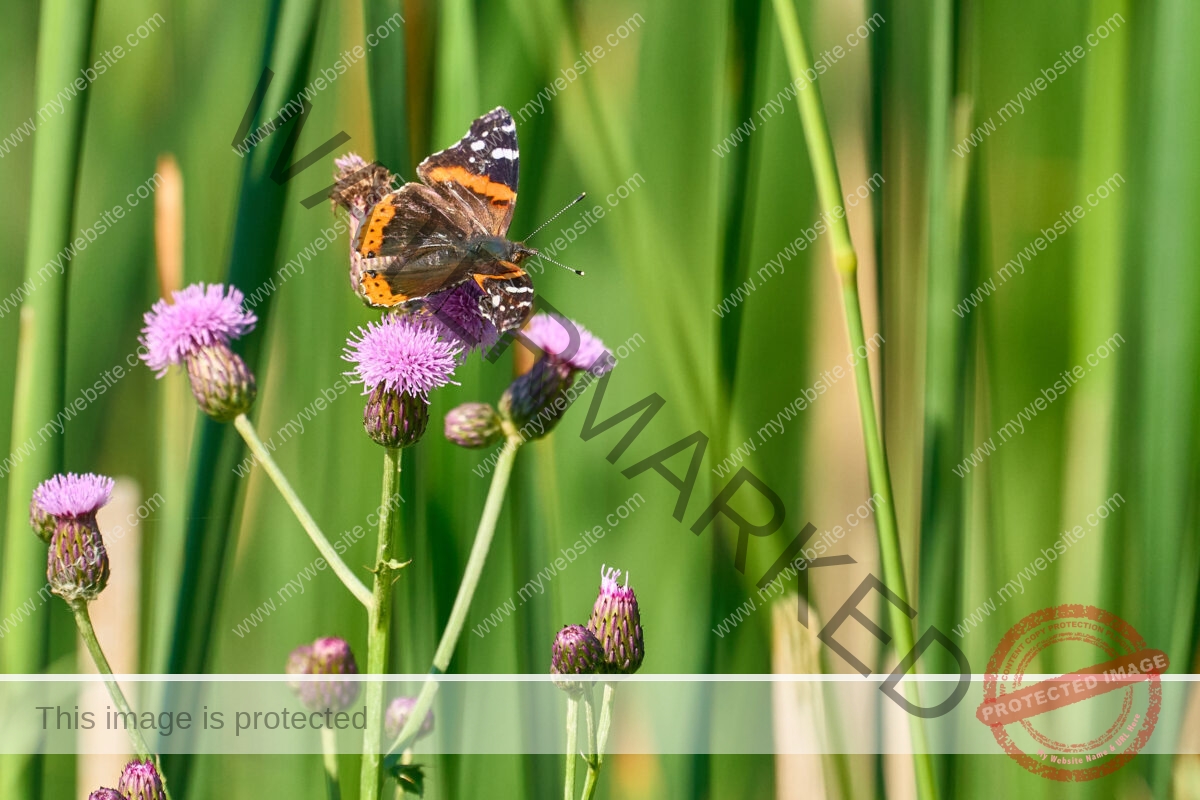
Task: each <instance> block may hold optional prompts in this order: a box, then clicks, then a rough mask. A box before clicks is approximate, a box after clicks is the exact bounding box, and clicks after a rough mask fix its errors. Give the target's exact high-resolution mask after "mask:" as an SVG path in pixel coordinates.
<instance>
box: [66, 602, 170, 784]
mask: <svg viewBox="0 0 1200 800" xmlns="http://www.w3.org/2000/svg"><path fill="white" fill-rule="evenodd" d="M67 605H69V606H70V607H71V611H72V613H74V614H75V625H76V627H78V628H79V635H80V636H82V637H83V643H84V644H85V645H87V649H88V654H89V655H91V657H92V663H94V664H95V665H96V670H97V671H98V672H99V673H100V674H101V675H103V676H104V685H105V686H106V687H107V688H108V696H109V697H111V698H112V701H113V705H115V706H116V707H117V711H119V712H121V714H122V716H124V717H126V718H127V719H137V714H135V713H134V711H133V709H132V708H131V707H130V705H129V701H128V700H126V699H125V692H123V691H121V686H120V684H118V683H117V681H116V680H115V679H114V678H113V677H112V674H113V671H112V666H110V665H109V663H108V657H107V656H105V655H104V650H103V648H101V647H100V640H99V639H98V638H97V637H96V629H95V628H94V627H93V626H92V617H91V615H90V614H89V613H88V607H87V601H86V600H72V601H68V603H67ZM126 732H127V733H128V734H129V741H130V743H131V744H132V745H133V751H134V752H135V753H136V754H137V757H138V758H140V759H142V760H143V761H154V762H155V765H156V766H157V763H158V761H157V759H156V758H155V757H154V754H153V753H151V752H150V748H149V747H148V746H147V745H146V740H145V739H144V738H142V732H141V731H140V730H138V729H137V727H133V728H129V729H128V730H127V731H126ZM159 774H160V777H161V778H162V781H163V791H164V792H166V793H167V800H171V793H170V792H169V791H167V788H166V784H167V779H166V776H164V775H162V774H161V770H160V771H159Z"/></svg>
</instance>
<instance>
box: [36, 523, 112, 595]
mask: <svg viewBox="0 0 1200 800" xmlns="http://www.w3.org/2000/svg"><path fill="white" fill-rule="evenodd" d="M46 580H47V581H48V582H49V583H50V591H52V592H54V593H55V594H56V595H58V596H59V597H61V598H62V599H64V600H66V601H67V602H68V603H70V602H74V601H76V600H84V601H87V602H91V601H92V600H95V599H96V597H97V595H99V594H100V592H102V591H103V590H104V587H105V586H107V585H108V552H107V551H106V550H105V549H104V539H103V538H102V537H101V536H100V528H99V526H98V525H97V524H96V517H95V515H94V514H92V515H87V516H81V517H60V518H59V519H58V522H57V525H56V527H55V530H54V535H53V536H52V537H51V538H50V551H49V553H48V555H47V559H46Z"/></svg>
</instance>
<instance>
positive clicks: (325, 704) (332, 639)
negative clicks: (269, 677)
mask: <svg viewBox="0 0 1200 800" xmlns="http://www.w3.org/2000/svg"><path fill="white" fill-rule="evenodd" d="M287 674H289V675H313V676H322V677H321V678H318V679H317V680H311V679H310V680H304V681H292V682H291V683H290V684H289V685H290V686H291V688H292V690H293V691H294V692H295V693H296V696H297V697H299V698H300V702H302V703H304V705H305V707H307V708H309V709H310V710H312V711H321V710H324V709H326V708H332V709H333V710H334V711H344V710H345V709H347V708H349V707H350V706H351V705H352V704H353V703H354V701H355V700H356V699H357V698H358V688H359V687H358V681H347V680H340V679H338V678H337V677H336V676H339V675H357V674H358V664H357V663H356V662H355V660H354V653H352V652H350V645H349V644H347V643H346V640H345V639H339V638H337V637H336V636H326V637H324V638H321V639H317V640H316V641H315V642H313V643H312V644H305V645H301V646H300V647H297V648H296V649H295V650H293V651H292V652H291V654H290V655H289V656H288V662H287Z"/></svg>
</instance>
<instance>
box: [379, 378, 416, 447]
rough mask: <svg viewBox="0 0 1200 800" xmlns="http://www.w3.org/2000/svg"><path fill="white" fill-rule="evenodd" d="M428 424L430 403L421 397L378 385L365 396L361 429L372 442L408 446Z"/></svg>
mask: <svg viewBox="0 0 1200 800" xmlns="http://www.w3.org/2000/svg"><path fill="white" fill-rule="evenodd" d="M428 426H429V403H428V402H427V401H426V400H423V399H421V398H420V397H413V396H412V395H410V394H405V393H404V392H397V391H394V390H392V389H388V388H386V387H385V386H384V384H382V383H381V384H379V385H378V386H376V387H375V388H374V389H372V390H371V394H370V395H369V396H368V397H367V405H366V407H365V408H364V409H363V428H364V429H365V430H366V431H367V436H370V437H371V441H373V442H375V443H376V444H380V445H383V446H384V447H393V448H396V447H410V446H412V445H414V444H416V443H417V442H419V441H420V440H421V437H422V436H424V435H425V428H426V427H428Z"/></svg>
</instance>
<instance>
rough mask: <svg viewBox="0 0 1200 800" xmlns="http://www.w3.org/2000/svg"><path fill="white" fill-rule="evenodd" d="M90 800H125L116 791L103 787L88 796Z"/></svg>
mask: <svg viewBox="0 0 1200 800" xmlns="http://www.w3.org/2000/svg"><path fill="white" fill-rule="evenodd" d="M88 800H125V798H124V797H121V793H120V792H118V791H117V790H116V789H105V788H104V787H101V788H99V789H97V790H96V791H94V792H92V793H91V794H89V795H88Z"/></svg>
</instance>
